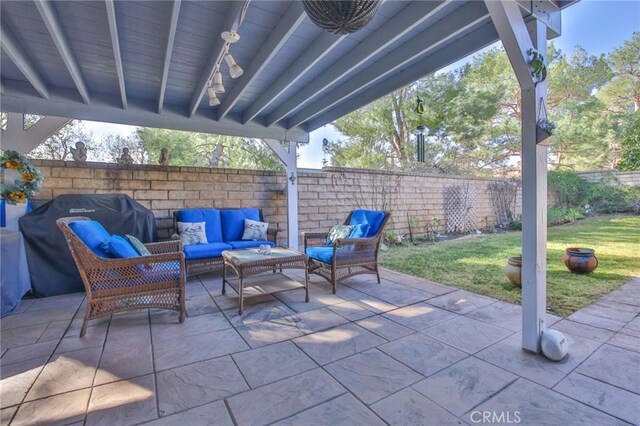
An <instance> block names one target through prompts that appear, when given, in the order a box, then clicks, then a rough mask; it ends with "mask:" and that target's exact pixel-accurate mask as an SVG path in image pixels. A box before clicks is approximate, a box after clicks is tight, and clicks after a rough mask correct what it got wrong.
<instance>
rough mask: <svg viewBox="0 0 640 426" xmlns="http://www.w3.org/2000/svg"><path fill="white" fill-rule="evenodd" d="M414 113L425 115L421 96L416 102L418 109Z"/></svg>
mask: <svg viewBox="0 0 640 426" xmlns="http://www.w3.org/2000/svg"><path fill="white" fill-rule="evenodd" d="M414 111H415V112H417V113H418V114H420V115H422V114H424V101H423V100H422V99H420V96H418V99H417V100H416V108H415V109H414Z"/></svg>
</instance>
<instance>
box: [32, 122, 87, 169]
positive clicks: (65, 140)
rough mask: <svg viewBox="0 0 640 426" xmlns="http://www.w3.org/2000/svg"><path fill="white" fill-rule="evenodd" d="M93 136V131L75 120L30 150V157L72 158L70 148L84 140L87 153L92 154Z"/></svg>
mask: <svg viewBox="0 0 640 426" xmlns="http://www.w3.org/2000/svg"><path fill="white" fill-rule="evenodd" d="M92 136H93V135H92V133H91V132H89V131H87V130H86V129H85V127H84V126H83V124H82V122H81V121H78V120H73V121H71V122H69V124H67V125H65V126H64V127H62V128H61V129H60V130H58V131H57V132H56V133H54V134H53V135H51V137H49V138H48V139H46V140H45V141H44V142H42V143H41V144H40V145H38V146H37V147H36V148H35V149H33V150H32V151H31V152H29V157H31V158H42V159H50V160H71V150H70V149H69V148H71V147H73V146H75V144H76V142H84V144H85V145H87V150H88V153H87V154H88V156H91V155H92V148H91V147H90V146H89V143H90V142H91V138H92Z"/></svg>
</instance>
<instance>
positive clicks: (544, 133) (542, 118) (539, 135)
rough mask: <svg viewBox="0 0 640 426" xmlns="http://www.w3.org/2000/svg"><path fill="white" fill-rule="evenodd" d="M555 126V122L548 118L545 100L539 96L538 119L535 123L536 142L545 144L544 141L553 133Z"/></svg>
mask: <svg viewBox="0 0 640 426" xmlns="http://www.w3.org/2000/svg"><path fill="white" fill-rule="evenodd" d="M555 128H556V125H555V123H554V122H552V121H549V119H548V115H547V105H546V103H545V100H544V98H540V109H539V111H538V121H537V123H536V144H538V145H546V142H547V141H548V139H549V138H550V137H551V135H552V134H553V131H554V130H555Z"/></svg>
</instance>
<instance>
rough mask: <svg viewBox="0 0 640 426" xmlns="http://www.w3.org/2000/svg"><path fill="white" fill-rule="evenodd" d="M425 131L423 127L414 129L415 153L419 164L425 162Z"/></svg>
mask: <svg viewBox="0 0 640 426" xmlns="http://www.w3.org/2000/svg"><path fill="white" fill-rule="evenodd" d="M425 130H426V129H425V127H424V126H418V127H417V128H416V153H417V157H418V162H419V163H424V162H425V153H426V146H425V142H424V131H425Z"/></svg>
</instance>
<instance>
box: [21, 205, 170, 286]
mask: <svg viewBox="0 0 640 426" xmlns="http://www.w3.org/2000/svg"><path fill="white" fill-rule="evenodd" d="M68 216H86V217H89V218H91V219H93V220H96V221H98V222H100V223H101V224H102V226H104V228H105V229H106V230H107V231H108V232H109V233H110V234H116V235H124V234H130V235H133V236H135V237H137V238H139V239H140V240H141V241H142V242H145V243H149V242H153V241H157V237H158V236H157V232H156V221H155V219H154V216H153V213H151V211H150V210H149V209H147V208H145V207H144V206H142V205H141V204H139V203H138V202H136V201H135V200H133V199H131V198H130V197H129V196H127V195H122V194H99V195H93V194H87V195H60V196H58V197H56V198H54V199H53V200H51V201H49V202H47V203H46V204H44V205H42V206H40V207H38V208H37V209H35V210H33V211H32V212H31V213H29V214H27V215H25V216H23V217H21V218H20V219H19V224H20V231H21V232H22V234H23V236H24V241H25V247H26V251H27V260H28V262H29V272H30V274H31V289H32V290H33V293H34V294H35V296H36V297H46V296H55V295H57V294H66V293H75V292H79V291H84V285H83V284H82V279H81V278H80V274H79V273H78V268H77V267H76V264H75V262H74V261H73V258H72V257H71V252H70V251H69V247H68V246H67V242H66V241H65V239H64V235H63V234H62V231H61V230H60V229H59V228H58V226H57V225H56V220H57V219H60V218H61V217H68Z"/></svg>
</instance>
